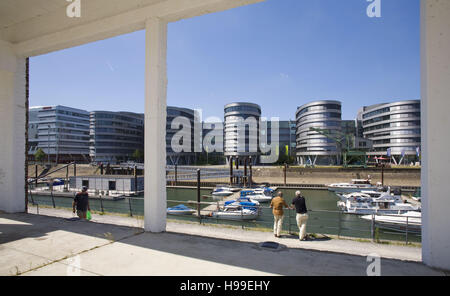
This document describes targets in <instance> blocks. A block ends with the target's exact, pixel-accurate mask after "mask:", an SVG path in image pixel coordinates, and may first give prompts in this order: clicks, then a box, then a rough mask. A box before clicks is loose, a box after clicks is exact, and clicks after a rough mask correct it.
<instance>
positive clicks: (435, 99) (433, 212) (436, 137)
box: [421, 0, 450, 270]
mask: <svg viewBox="0 0 450 296" xmlns="http://www.w3.org/2000/svg"><path fill="white" fill-rule="evenodd" d="M449 53H450V1H439V0H421V64H422V65H421V67H422V69H421V75H422V78H421V79H422V83H421V91H422V94H421V96H422V104H421V107H422V110H421V114H422V118H421V121H422V177H421V180H422V260H423V262H424V263H425V264H427V265H430V266H432V267H437V268H442V269H447V270H450V256H449V254H450V253H449V252H450V251H449V250H450V235H449V232H448V229H449V228H450V215H449V213H450V199H449V193H448V190H449V187H448V183H449V182H448V179H449V178H448V170H449V168H450V153H449V151H448V149H449V147H450V138H449V137H448V130H450V117H449V116H448V113H449V110H450V99H449V98H450V83H449V81H450V54H449Z"/></svg>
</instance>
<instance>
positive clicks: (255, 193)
mask: <svg viewBox="0 0 450 296" xmlns="http://www.w3.org/2000/svg"><path fill="white" fill-rule="evenodd" d="M272 193H273V191H270V190H264V189H251V190H243V191H241V198H242V197H248V198H250V199H251V200H253V201H257V202H261V203H264V202H270V201H271V200H272V198H273V196H272Z"/></svg>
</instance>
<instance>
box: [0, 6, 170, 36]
mask: <svg viewBox="0 0 450 296" xmlns="http://www.w3.org/2000/svg"><path fill="white" fill-rule="evenodd" d="M164 1H166V0H81V18H69V17H67V15H66V9H67V6H68V5H69V4H70V2H67V1H66V0H31V1H30V0H1V1H0V38H1V39H3V40H6V41H9V42H11V43H18V42H22V41H25V40H29V39H32V38H36V37H38V36H42V35H45V34H50V33H54V32H58V31H61V30H65V29H68V28H71V27H73V26H79V25H83V24H87V23H89V22H92V21H95V20H99V19H104V18H107V17H111V16H114V15H118V14H121V13H124V12H127V11H132V10H135V9H139V8H141V7H146V6H150V5H154V4H156V3H159V2H164Z"/></svg>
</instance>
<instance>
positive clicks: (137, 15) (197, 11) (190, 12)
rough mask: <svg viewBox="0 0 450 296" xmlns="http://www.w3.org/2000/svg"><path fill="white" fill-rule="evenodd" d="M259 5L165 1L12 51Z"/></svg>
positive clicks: (235, 0)
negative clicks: (156, 20) (154, 20)
mask: <svg viewBox="0 0 450 296" xmlns="http://www.w3.org/2000/svg"><path fill="white" fill-rule="evenodd" d="M262 1H264V0H189V1H186V0H167V1H164V2H159V3H157V4H154V5H148V6H146V7H140V8H138V9H135V10H132V11H128V12H126V13H121V14H118V15H115V16H111V17H106V18H103V19H99V20H96V21H93V22H89V23H86V24H79V25H75V26H73V27H71V28H68V29H64V30H60V31H57V32H55V33H51V34H46V35H43V36H40V37H37V38H33V39H30V40H26V41H23V42H19V43H17V44H15V50H16V52H17V54H18V55H19V56H22V57H29V56H35V55H41V54H45V53H48V52H52V51H56V50H61V49H65V48H69V47H73V46H78V45H81V44H85V43H89V42H93V41H97V40H102V39H106V38H110V37H114V36H118V35H122V34H126V33H131V32H134V31H137V30H142V29H144V28H145V23H146V20H147V19H150V18H159V19H162V20H164V21H166V22H174V21H178V20H181V19H184V18H190V17H194V16H199V15H203V14H208V13H213V12H218V11H223V10H227V9H231V8H235V7H239V6H243V5H247V4H253V3H257V2H262ZM55 26H58V24H55ZM21 30H27V28H26V27H23V28H21V29H20V30H19V29H18V30H16V32H17V33H16V34H20V32H21Z"/></svg>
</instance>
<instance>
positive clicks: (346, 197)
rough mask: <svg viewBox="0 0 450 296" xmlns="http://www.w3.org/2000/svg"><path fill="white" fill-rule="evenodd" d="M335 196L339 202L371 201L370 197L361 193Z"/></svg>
mask: <svg viewBox="0 0 450 296" xmlns="http://www.w3.org/2000/svg"><path fill="white" fill-rule="evenodd" d="M336 195H337V196H338V197H339V198H340V200H341V201H344V202H345V201H347V200H351V201H356V200H361V199H372V196H370V195H369V194H367V193H362V192H351V193H346V194H343V193H336Z"/></svg>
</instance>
